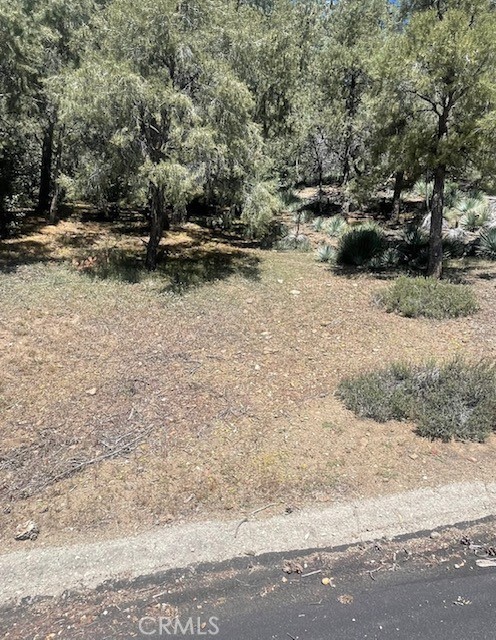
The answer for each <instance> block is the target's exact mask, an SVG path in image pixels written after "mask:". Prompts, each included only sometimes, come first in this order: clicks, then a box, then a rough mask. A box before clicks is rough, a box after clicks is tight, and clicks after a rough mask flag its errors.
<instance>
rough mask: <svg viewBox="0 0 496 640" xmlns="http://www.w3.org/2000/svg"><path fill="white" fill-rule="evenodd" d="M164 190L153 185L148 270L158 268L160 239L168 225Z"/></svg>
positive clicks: (147, 259) (146, 263)
mask: <svg viewBox="0 0 496 640" xmlns="http://www.w3.org/2000/svg"><path fill="white" fill-rule="evenodd" d="M166 217H167V215H166V210H165V202H164V192H163V189H161V188H160V187H156V186H155V185H152V187H151V194H150V239H149V241H148V247H147V250H146V259H145V266H146V268H147V269H148V271H155V269H156V268H157V254H158V247H159V244H160V240H161V239H162V234H163V232H164V227H166V226H167V220H166Z"/></svg>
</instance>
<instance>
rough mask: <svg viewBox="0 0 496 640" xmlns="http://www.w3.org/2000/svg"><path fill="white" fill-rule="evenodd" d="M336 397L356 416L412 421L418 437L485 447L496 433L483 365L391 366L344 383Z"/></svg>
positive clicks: (493, 382)
mask: <svg viewBox="0 0 496 640" xmlns="http://www.w3.org/2000/svg"><path fill="white" fill-rule="evenodd" d="M337 393H338V397H339V398H340V399H341V400H342V401H343V402H344V404H345V406H346V407H347V408H348V409H350V410H351V411H353V412H354V413H356V414H357V415H359V416H362V417H366V418H372V419H374V420H377V421H378V422H386V421H387V420H410V421H413V422H415V423H416V424H417V432H418V433H419V435H421V436H425V437H427V438H431V439H440V440H442V441H443V442H449V441H450V440H452V439H453V438H455V439H457V440H473V441H476V442H484V440H486V438H487V437H488V436H489V435H490V433H491V432H492V431H493V430H494V429H495V428H496V371H495V368H494V365H490V364H488V363H486V362H482V363H479V364H471V363H468V362H464V361H463V360H460V359H456V360H453V361H451V362H448V363H446V364H444V365H436V364H434V363H429V364H426V365H419V366H408V365H406V364H393V365H391V366H390V367H388V368H386V369H383V370H381V371H377V372H368V373H366V374H362V375H359V376H356V377H354V378H349V379H346V380H343V381H342V382H341V383H340V385H339V387H338V391H337Z"/></svg>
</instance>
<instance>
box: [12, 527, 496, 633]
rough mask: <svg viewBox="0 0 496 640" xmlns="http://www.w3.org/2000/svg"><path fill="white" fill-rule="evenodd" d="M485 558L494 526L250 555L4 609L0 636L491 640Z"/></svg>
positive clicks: (495, 620) (491, 572)
mask: <svg viewBox="0 0 496 640" xmlns="http://www.w3.org/2000/svg"><path fill="white" fill-rule="evenodd" d="M476 545H478V546H476ZM492 554H496V521H495V520H494V519H489V520H487V521H485V522H484V523H479V524H476V525H465V526H462V527H460V526H458V527H452V528H448V529H445V530H443V531H441V532H440V534H437V533H436V534H433V535H431V534H430V532H427V533H421V534H416V535H415V536H413V537H410V538H408V539H395V540H381V541H379V542H375V543H367V544H363V545H355V546H353V547H347V548H346V547H344V548H341V549H329V550H325V551H321V550H319V551H315V552H305V554H298V553H296V552H295V553H291V554H272V555H268V556H265V557H261V558H254V557H250V556H245V557H243V558H240V559H238V560H235V561H230V562H225V563H220V564H214V565H208V566H207V565H205V566H200V567H190V568H189V569H188V570H182V571H175V572H165V573H163V574H155V575H151V576H145V577H143V578H141V579H139V580H138V581H131V582H121V583H119V584H111V585H107V586H106V587H105V588H101V589H98V590H93V591H88V592H85V593H83V594H67V595H66V596H65V597H62V598H59V599H49V600H41V601H31V602H24V603H23V604H21V605H17V606H13V607H10V608H4V609H3V610H0V630H2V631H4V632H5V636H4V637H5V638H9V640H11V639H14V640H17V639H18V638H19V639H20V638H22V640H29V639H33V640H34V639H35V638H36V639H43V640H55V639H57V638H63V639H65V638H69V639H72V638H74V639H76V638H77V639H80V640H86V639H87V640H121V639H125V640H128V639H131V638H142V639H144V638H153V639H154V640H157V639H158V638H168V637H190V638H191V637H197V638H217V639H218V640H291V639H293V640H324V639H325V640H334V639H335V640H361V639H362V638H363V639H367V640H373V639H380V640H389V639H393V638H394V639H400V640H417V639H418V640H448V639H449V640H485V639H487V640H496V567H488V568H482V567H479V566H477V564H476V561H477V559H478V556H482V555H486V556H489V557H491V556H492ZM323 578H324V579H326V578H329V579H331V584H323V583H322V580H323ZM160 623H162V633H160ZM181 628H182V629H183V631H184V633H181ZM217 629H218V633H213V632H215V631H216V630H217ZM174 632H175V633H174ZM0 635H1V634H0Z"/></svg>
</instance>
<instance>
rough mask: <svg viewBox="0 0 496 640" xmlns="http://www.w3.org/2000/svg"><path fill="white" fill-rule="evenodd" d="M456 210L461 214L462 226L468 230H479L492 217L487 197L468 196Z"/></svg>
mask: <svg viewBox="0 0 496 640" xmlns="http://www.w3.org/2000/svg"><path fill="white" fill-rule="evenodd" d="M454 210H455V212H456V213H457V214H458V216H459V222H460V226H461V227H462V229H465V230H466V231H477V230H478V229H480V228H481V227H483V226H484V225H485V224H487V223H488V221H489V219H490V211H489V201H488V200H487V198H475V197H471V198H466V199H464V200H461V201H460V202H459V203H458V204H457V205H456V206H455V207H454Z"/></svg>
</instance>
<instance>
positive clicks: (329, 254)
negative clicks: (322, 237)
mask: <svg viewBox="0 0 496 640" xmlns="http://www.w3.org/2000/svg"><path fill="white" fill-rule="evenodd" d="M335 257H336V250H335V249H334V247H332V246H331V245H330V244H326V243H323V244H321V245H319V246H318V247H317V253H316V259H317V261H318V262H334V260H335Z"/></svg>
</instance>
